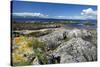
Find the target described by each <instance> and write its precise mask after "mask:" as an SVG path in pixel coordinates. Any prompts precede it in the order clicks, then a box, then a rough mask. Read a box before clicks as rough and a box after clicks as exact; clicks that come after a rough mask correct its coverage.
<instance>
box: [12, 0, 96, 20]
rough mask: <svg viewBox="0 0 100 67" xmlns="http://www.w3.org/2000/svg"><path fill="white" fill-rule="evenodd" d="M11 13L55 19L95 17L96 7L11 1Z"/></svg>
mask: <svg viewBox="0 0 100 67" xmlns="http://www.w3.org/2000/svg"><path fill="white" fill-rule="evenodd" d="M12 15H13V16H19V17H20V16H21V17H29V16H30V17H34V16H37V17H43V18H57V19H97V7H96V6H92V5H75V4H57V3H43V2H42V3H41V2H28V1H16V0H13V3H12Z"/></svg>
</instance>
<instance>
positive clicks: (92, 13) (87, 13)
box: [81, 8, 97, 19]
mask: <svg viewBox="0 0 100 67" xmlns="http://www.w3.org/2000/svg"><path fill="white" fill-rule="evenodd" d="M81 15H82V16H84V18H86V19H96V18H97V10H93V9H92V8H88V9H83V10H82V12H81Z"/></svg>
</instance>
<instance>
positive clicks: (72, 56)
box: [53, 38, 97, 63]
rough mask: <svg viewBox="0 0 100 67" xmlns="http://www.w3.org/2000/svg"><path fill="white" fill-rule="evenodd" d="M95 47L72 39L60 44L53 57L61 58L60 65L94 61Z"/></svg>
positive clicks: (81, 40) (78, 39)
mask: <svg viewBox="0 0 100 67" xmlns="http://www.w3.org/2000/svg"><path fill="white" fill-rule="evenodd" d="M96 51H97V50H96V47H95V46H94V45H93V44H92V43H90V42H88V41H84V40H83V39H82V38H72V39H71V40H69V41H68V42H64V43H62V44H61V45H60V46H59V47H58V48H57V50H55V52H54V53H53V54H54V56H61V60H60V63H70V62H85V61H96V60H97V57H96V56H97V52H96Z"/></svg>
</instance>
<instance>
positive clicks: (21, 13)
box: [13, 12, 48, 17]
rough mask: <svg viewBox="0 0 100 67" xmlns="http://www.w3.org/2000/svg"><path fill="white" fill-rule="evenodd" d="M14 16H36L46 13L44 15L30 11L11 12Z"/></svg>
mask: <svg viewBox="0 0 100 67" xmlns="http://www.w3.org/2000/svg"><path fill="white" fill-rule="evenodd" d="M13 15H14V16H23V17H27V16H30V17H31V16H38V17H47V16H48V15H44V14H41V13H30V12H20V13H13Z"/></svg>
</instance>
